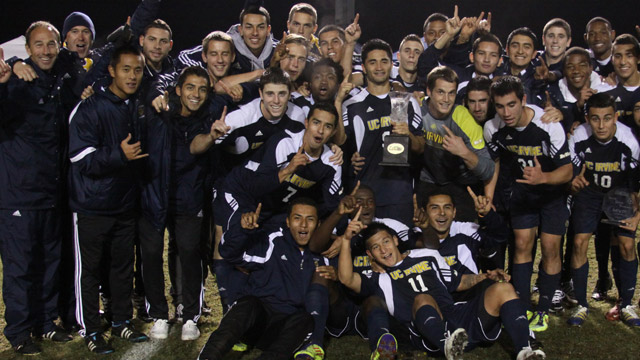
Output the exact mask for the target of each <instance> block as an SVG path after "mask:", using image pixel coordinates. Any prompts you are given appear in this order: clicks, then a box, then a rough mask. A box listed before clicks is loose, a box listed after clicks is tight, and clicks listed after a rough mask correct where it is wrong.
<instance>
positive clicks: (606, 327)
mask: <svg viewBox="0 0 640 360" xmlns="http://www.w3.org/2000/svg"><path fill="white" fill-rule="evenodd" d="M538 254H540V251H538ZM589 261H590V269H591V272H590V274H589V275H590V276H589V284H590V286H589V294H590V291H591V290H592V289H593V286H594V285H595V281H596V279H595V277H594V276H595V275H596V269H597V265H596V262H595V258H594V253H593V246H591V248H590V252H589ZM0 269H1V264H0ZM165 271H166V269H165ZM534 276H535V275H534ZM167 278H168V277H167ZM167 281H168V280H167ZM0 284H1V280H0ZM166 288H167V289H168V288H169V287H168V285H167V287H166ZM614 290H615V289H614ZM614 290H613V291H610V292H609V294H610V295H611V296H612V295H614V294H615V291H614ZM638 293H639V292H638V291H636V296H635V298H634V303H637V301H638V297H639V295H638ZM613 300H614V299H611V300H610V301H605V302H595V301H591V302H590V314H589V318H588V320H587V322H586V324H585V325H584V326H583V327H581V328H573V327H569V326H568V325H566V323H565V322H566V319H567V318H568V317H569V315H570V312H571V311H570V310H569V309H568V310H565V312H564V313H563V314H561V315H559V316H556V315H552V316H551V325H550V328H549V330H547V331H546V332H544V333H541V334H539V335H538V339H539V340H540V341H541V342H542V344H543V346H544V350H545V352H546V354H547V358H548V359H616V360H617V359H620V360H622V359H640V330H638V329H631V328H629V327H628V326H626V325H624V324H623V323H621V322H615V323H614V322H609V321H607V320H605V318H604V314H605V313H606V312H607V310H608V309H609V308H610V307H611V306H612V305H613ZM206 301H207V303H208V304H209V305H210V306H211V307H212V309H213V311H212V314H211V315H210V316H206V317H202V318H201V319H200V323H199V326H200V331H201V333H202V336H201V337H200V339H198V340H196V341H192V342H183V341H181V340H180V324H176V325H174V326H172V328H171V335H170V337H169V339H167V340H163V341H158V340H152V341H150V342H148V343H143V344H135V345H132V344H129V343H127V342H125V341H123V340H121V339H113V340H112V342H111V343H112V345H113V346H114V348H115V349H116V352H115V353H114V354H111V355H103V356H97V355H93V354H91V353H90V352H89V351H88V350H87V348H86V346H85V344H84V341H83V340H82V339H81V338H80V337H79V336H75V339H74V340H73V341H72V342H70V343H67V344H55V343H51V342H43V343H42V348H43V352H42V354H41V355H39V356H37V357H30V358H39V359H65V360H67V359H70V360H79V359H114V360H115V359H127V360H128V359H134V360H138V359H140V360H142V359H145V360H146V359H159V360H160V359H196V358H197V356H198V352H199V351H200V349H201V347H202V345H203V344H204V343H205V342H206V340H207V339H208V337H209V335H210V334H211V332H212V331H213V330H214V329H215V328H216V327H217V326H218V323H219V321H220V318H221V316H222V315H221V309H220V306H219V301H218V292H217V288H216V285H215V282H214V281H213V278H212V276H209V278H208V279H207V292H206ZM0 314H4V303H3V302H0ZM134 322H135V324H136V326H137V327H138V328H139V329H142V330H144V331H145V332H148V331H149V330H150V328H151V324H145V323H141V322H138V321H137V320H135V321H134ZM4 325H5V323H4V316H1V317H0V327H1V328H3V329H4ZM511 348H512V345H511V340H510V339H509V338H508V336H501V337H500V339H499V341H498V342H497V343H496V344H494V345H493V346H491V347H488V348H478V349H475V350H473V351H472V352H470V353H468V355H465V359H491V360H498V359H510V358H511ZM325 350H326V353H327V356H326V359H336V360H338V359H368V358H369V354H368V352H369V350H368V347H367V343H366V342H365V341H363V340H362V339H360V338H359V337H356V336H346V337H343V338H340V339H328V340H327V342H326V343H325ZM403 350H407V349H402V348H401V349H400V354H401V356H400V357H401V358H403V359H411V358H413V359H418V358H424V357H425V356H424V355H423V354H420V353H416V352H411V353H409V352H406V351H403ZM258 354H259V352H258V351H252V352H249V353H247V354H242V353H232V354H229V356H227V358H229V359H242V360H249V359H254V358H255V357H256V356H257V355H258ZM21 358H22V357H20V356H17V355H16V354H15V353H14V351H13V350H12V349H11V348H10V346H9V343H8V341H7V340H6V338H4V336H0V359H21Z"/></svg>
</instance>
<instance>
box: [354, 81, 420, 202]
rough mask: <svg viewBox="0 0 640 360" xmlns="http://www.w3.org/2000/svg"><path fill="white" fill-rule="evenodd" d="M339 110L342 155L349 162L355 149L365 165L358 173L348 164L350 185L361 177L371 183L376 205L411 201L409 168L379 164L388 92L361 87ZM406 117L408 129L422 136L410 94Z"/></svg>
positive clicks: (387, 120)
mask: <svg viewBox="0 0 640 360" xmlns="http://www.w3.org/2000/svg"><path fill="white" fill-rule="evenodd" d="M342 110H343V114H342V119H343V121H344V128H345V132H346V134H347V141H346V143H345V146H344V148H345V149H346V150H345V157H344V158H345V160H346V162H348V161H349V160H350V159H351V155H352V154H353V153H355V152H356V151H357V152H359V153H360V155H361V156H363V157H365V161H364V162H365V163H364V166H363V168H362V170H361V171H359V172H358V174H356V175H353V168H352V167H349V170H348V174H346V175H347V176H348V177H349V180H350V182H351V184H350V185H355V183H356V182H357V181H358V180H360V181H361V182H362V183H365V184H368V185H369V186H371V188H372V189H373V192H374V193H375V194H376V204H377V205H378V206H384V205H391V204H404V203H411V196H412V194H413V181H412V176H411V173H410V170H409V168H404V167H391V168H390V167H385V166H381V165H379V164H380V162H381V161H382V154H383V150H384V149H383V139H384V137H385V136H387V135H389V134H391V130H392V126H391V116H390V114H391V100H390V98H389V95H385V96H382V97H379V96H375V95H371V94H369V92H368V91H367V90H366V89H364V90H362V91H361V92H360V93H358V94H357V95H355V96H353V97H352V98H351V99H349V100H347V101H345V102H344V104H343V106H342ZM408 119H409V130H410V131H411V133H413V134H414V135H416V136H422V118H421V117H420V105H419V104H418V101H417V100H415V99H414V98H413V97H412V98H411V102H410V103H409V107H408ZM390 189H393V191H389V190H390Z"/></svg>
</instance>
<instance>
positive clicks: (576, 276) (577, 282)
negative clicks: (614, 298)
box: [571, 260, 589, 307]
mask: <svg viewBox="0 0 640 360" xmlns="http://www.w3.org/2000/svg"><path fill="white" fill-rule="evenodd" d="M571 276H572V277H573V289H574V290H575V293H576V298H577V299H578V304H580V305H582V306H585V307H589V305H588V303H587V280H588V277H589V261H588V260H587V262H586V263H584V265H582V266H580V267H579V268H577V269H571Z"/></svg>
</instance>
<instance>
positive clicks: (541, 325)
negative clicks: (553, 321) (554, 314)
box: [529, 311, 549, 332]
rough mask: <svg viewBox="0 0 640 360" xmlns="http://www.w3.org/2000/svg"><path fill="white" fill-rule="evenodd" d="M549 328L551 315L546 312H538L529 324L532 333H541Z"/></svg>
mask: <svg viewBox="0 0 640 360" xmlns="http://www.w3.org/2000/svg"><path fill="white" fill-rule="evenodd" d="M548 328H549V314H547V312H546V311H537V312H536V313H535V314H534V316H533V318H532V319H531V322H530V323H529V329H531V330H532V331H536V332H540V331H545V330H547V329H548Z"/></svg>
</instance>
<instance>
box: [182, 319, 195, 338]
mask: <svg viewBox="0 0 640 360" xmlns="http://www.w3.org/2000/svg"><path fill="white" fill-rule="evenodd" d="M199 337H200V329H198V325H197V324H196V323H195V322H194V321H193V320H187V321H186V322H185V323H184V324H183V325H182V335H180V338H181V339H182V340H183V341H189V340H196V339H197V338H199Z"/></svg>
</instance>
